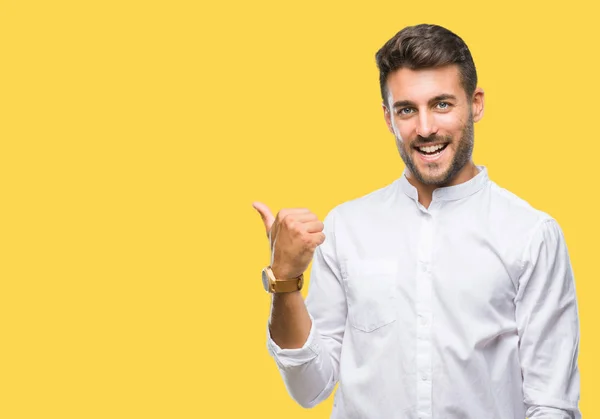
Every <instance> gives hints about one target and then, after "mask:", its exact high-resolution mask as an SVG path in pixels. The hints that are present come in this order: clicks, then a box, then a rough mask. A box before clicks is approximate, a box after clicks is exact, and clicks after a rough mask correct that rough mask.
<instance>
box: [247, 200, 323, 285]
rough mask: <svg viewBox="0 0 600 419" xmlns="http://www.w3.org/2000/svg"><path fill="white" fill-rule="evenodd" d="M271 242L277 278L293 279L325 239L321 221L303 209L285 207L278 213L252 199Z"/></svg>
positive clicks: (272, 259)
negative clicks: (274, 213) (275, 213)
mask: <svg viewBox="0 0 600 419" xmlns="http://www.w3.org/2000/svg"><path fill="white" fill-rule="evenodd" d="M252 206H253V207H254V209H256V210H257V211H258V213H259V214H260V216H261V218H262V220H263V223H264V225H265V229H266V232H267V237H268V238H269V242H270V245H271V268H272V269H273V273H274V275H275V277H276V278H281V279H288V278H295V277H297V276H299V275H300V274H302V273H303V272H304V271H305V270H306V268H308V265H309V264H310V261H311V260H312V258H313V254H314V252H315V249H316V248H317V246H319V245H320V244H322V243H323V242H324V241H325V234H324V233H323V223H322V222H321V221H319V219H318V217H317V216H316V215H315V214H313V213H312V212H311V211H309V210H308V209H305V208H287V209H282V210H281V211H279V213H278V214H277V216H276V217H275V216H273V213H272V212H271V210H270V209H269V207H267V206H266V205H265V204H263V203H261V202H254V203H253V204H252Z"/></svg>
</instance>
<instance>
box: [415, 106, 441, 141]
mask: <svg viewBox="0 0 600 419" xmlns="http://www.w3.org/2000/svg"><path fill="white" fill-rule="evenodd" d="M437 131H438V129H437V126H436V124H435V118H433V115H431V114H430V113H429V112H421V113H420V114H419V121H418V123H417V134H418V135H420V136H421V137H423V138H427V137H429V136H430V135H431V134H435V133H437Z"/></svg>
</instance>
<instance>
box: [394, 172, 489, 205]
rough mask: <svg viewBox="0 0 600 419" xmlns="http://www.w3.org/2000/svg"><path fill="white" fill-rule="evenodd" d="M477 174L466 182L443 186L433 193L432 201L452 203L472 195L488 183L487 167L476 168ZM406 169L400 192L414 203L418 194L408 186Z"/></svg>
mask: <svg viewBox="0 0 600 419" xmlns="http://www.w3.org/2000/svg"><path fill="white" fill-rule="evenodd" d="M477 168H478V169H479V173H477V174H476V175H475V176H474V177H473V178H471V179H469V180H468V181H466V182H463V183H460V184H458V185H454V186H445V187H442V188H437V189H435V190H434V191H433V196H432V201H438V200H439V201H454V200H458V199H462V198H466V197H467V196H470V195H473V194H474V193H476V192H477V191H479V190H480V189H481V188H483V187H484V186H485V184H486V183H487V181H488V179H489V178H488V172H487V167H485V166H477ZM406 173H407V169H406V168H405V169H404V171H403V172H402V176H401V177H400V188H401V189H402V191H403V192H404V193H405V194H406V195H408V196H409V197H410V198H412V199H413V200H415V201H418V199H419V194H418V192H417V188H415V187H414V186H413V185H411V184H410V182H409V181H408V179H407V178H406Z"/></svg>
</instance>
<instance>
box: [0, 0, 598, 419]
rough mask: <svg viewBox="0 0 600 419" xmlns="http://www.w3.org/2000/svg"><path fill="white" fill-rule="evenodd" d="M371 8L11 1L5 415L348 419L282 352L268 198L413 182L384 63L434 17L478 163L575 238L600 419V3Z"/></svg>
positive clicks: (6, 51) (1, 406) (3, 45)
mask: <svg viewBox="0 0 600 419" xmlns="http://www.w3.org/2000/svg"><path fill="white" fill-rule="evenodd" d="M357 3H358V2H357ZM362 3H363V4H362V5H361V6H356V5H353V4H351V3H348V2H341V1H336V2H333V1H332V2H317V1H314V0H313V1H307V2H276V1H272V2H258V3H256V2H242V1H236V2H222V3H217V2H213V3H208V2H206V3H204V2H193V1H187V2H186V1H176V0H171V1H164V0H163V1H112V0H111V1H64V0H59V1H47V2H42V1H26V0H21V1H16V0H13V1H2V2H1V3H0V40H1V41H0V60H1V63H0V106H1V107H0V144H1V145H0V147H1V148H0V209H1V212H2V215H1V217H0V243H1V249H0V417H1V418H7V419H12V418H62V419H64V418H238V417H247V416H249V415H254V414H256V415H259V416H258V417H261V418H265V419H267V418H282V417H286V418H327V417H328V416H329V413H330V410H331V406H332V404H331V398H330V399H329V400H328V401H326V402H324V403H323V404H322V405H320V406H318V407H316V408H314V409H313V410H308V411H307V410H304V409H302V408H301V407H298V406H296V405H295V403H294V402H293V401H292V400H291V399H290V398H289V396H288V395H287V393H286V391H285V388H284V385H283V382H282V381H281V379H280V377H279V375H278V372H277V370H276V368H275V364H274V363H273V362H272V360H271V358H269V356H268V354H267V351H266V347H265V325H266V320H267V316H268V310H269V297H268V296H267V295H266V294H265V293H264V291H263V289H262V285H261V283H260V270H261V268H262V267H263V266H264V265H265V264H267V263H268V262H269V258H268V246H267V242H266V238H265V235H264V231H263V226H262V223H261V220H260V218H259V216H258V214H257V213H256V212H255V211H254V209H253V208H252V207H251V203H252V201H254V200H262V201H264V202H265V203H266V204H268V205H270V206H271V207H272V209H273V210H274V211H277V210H278V209H280V208H281V207H290V206H303V207H308V208H310V209H312V210H313V211H314V212H316V213H317V214H318V215H319V216H320V217H321V218H322V217H324V216H325V215H326V214H327V212H328V211H329V210H330V209H331V208H332V207H333V206H335V205H337V204H339V203H341V202H343V201H345V200H348V199H352V198H354V197H358V196H360V195H362V194H365V193H368V192H370V191H372V190H373V189H375V188H379V187H381V186H384V185H386V184H388V183H389V182H392V181H393V180H394V179H395V178H397V177H398V176H399V175H400V174H401V172H402V169H403V165H402V162H401V160H400V157H399V156H398V153H397V151H396V148H395V146H394V142H393V138H392V136H391V135H390V134H389V133H388V132H387V130H386V128H385V125H384V121H383V116H382V113H381V108H380V98H379V87H378V73H377V69H376V67H375V62H374V54H375V52H376V50H377V49H378V48H379V47H380V46H381V45H382V44H383V43H384V42H385V41H386V40H387V39H388V38H389V37H391V36H392V35H393V34H394V33H396V31H398V30H399V29H401V28H402V27H404V26H405V25H410V24H415V23H422V22H426V23H438V24H441V25H444V26H447V27H448V28H449V29H451V30H453V31H455V32H456V33H458V34H459V35H460V36H461V37H463V38H464V39H465V40H466V42H467V44H468V45H469V46H470V48H471V50H472V53H473V56H474V58H475V62H476V65H477V68H478V71H479V77H480V85H481V86H482V87H483V88H484V89H485V92H486V114H485V117H484V118H483V120H482V121H481V122H480V123H478V124H477V125H476V138H475V143H476V146H475V156H474V157H475V162H476V163H477V164H484V165H486V166H487V167H488V169H489V174H490V177H491V178H492V179H493V180H494V181H496V182H497V183H498V184H500V185H501V186H503V187H505V188H507V189H509V190H511V191H512V192H514V193H516V194H517V195H519V196H521V197H523V198H524V199H526V200H527V201H529V202H530V203H531V204H532V205H534V206H536V207H538V208H540V209H542V210H545V211H546V212H548V213H550V214H551V215H553V216H554V217H555V218H556V219H557V220H558V221H559V223H560V225H561V226H562V228H563V230H564V232H565V235H566V239H567V244H568V246H569V249H570V252H571V256H572V263H573V267H574V270H575V275H576V285H577V292H578V296H579V306H580V314H581V330H582V339H581V355H580V368H581V374H582V401H581V408H582V411H583V414H584V416H585V417H588V418H593V417H597V416H599V415H600V404H598V401H597V398H596V397H594V396H595V394H597V393H596V391H595V389H594V388H593V386H594V379H595V378H596V376H597V375H598V373H600V362H599V361H598V359H597V357H595V355H596V354H597V353H598V352H599V351H600V341H599V339H598V337H597V327H596V322H597V321H598V320H599V317H600V304H598V302H597V301H596V296H597V292H598V289H599V285H598V269H597V260H596V258H597V257H598V256H597V255H596V252H597V249H598V246H597V240H598V237H599V236H600V228H599V223H598V221H597V211H596V192H597V190H598V186H597V181H598V175H597V173H598V163H597V159H598V157H597V156H598V153H599V152H600V145H599V141H598V126H597V121H598V117H597V113H598V97H600V91H599V87H598V82H597V77H598V67H597V65H596V59H597V57H595V55H597V52H598V49H597V48H598V47H597V46H598V41H599V40H600V39H599V36H598V34H597V27H598V22H597V16H598V14H597V11H596V10H593V9H592V7H593V6H589V4H592V2H587V1H581V0H577V1H571V2H569V3H568V4H567V5H565V7H560V8H558V7H553V6H549V5H548V4H547V3H546V2H541V1H540V2H525V1H518V2H509V3H507V2H497V3H494V4H489V5H486V3H484V2H481V1H468V2H462V3H457V2H426V3H423V2H420V3H419V2H399V1H389V2H379V3H377V2H362ZM309 279H310V278H309ZM305 290H306V288H305Z"/></svg>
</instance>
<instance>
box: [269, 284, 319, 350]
mask: <svg viewBox="0 0 600 419" xmlns="http://www.w3.org/2000/svg"><path fill="white" fill-rule="evenodd" d="M311 325H312V324H311V320H310V317H309V315H308V311H307V310H306V305H305V304H304V299H303V298H302V294H301V293H300V291H294V292H289V293H280V294H273V300H272V305H271V318H270V320H269V332H270V333H271V339H273V341H274V342H275V343H276V344H277V345H278V346H279V347H280V348H282V349H297V348H301V347H302V346H303V345H304V344H305V343H306V340H307V339H308V335H309V333H310V328H311Z"/></svg>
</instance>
